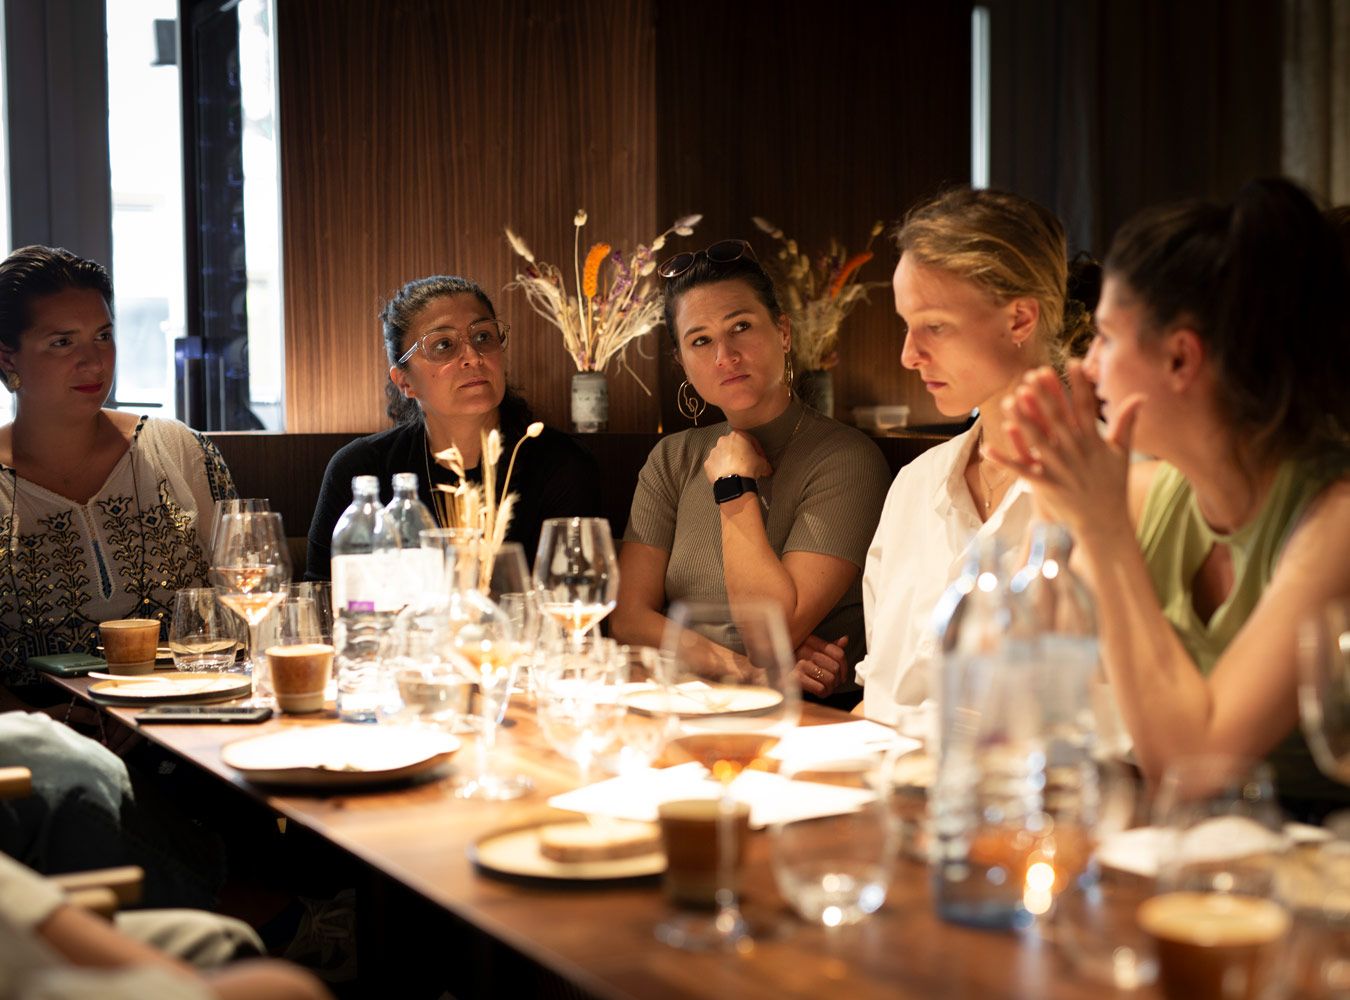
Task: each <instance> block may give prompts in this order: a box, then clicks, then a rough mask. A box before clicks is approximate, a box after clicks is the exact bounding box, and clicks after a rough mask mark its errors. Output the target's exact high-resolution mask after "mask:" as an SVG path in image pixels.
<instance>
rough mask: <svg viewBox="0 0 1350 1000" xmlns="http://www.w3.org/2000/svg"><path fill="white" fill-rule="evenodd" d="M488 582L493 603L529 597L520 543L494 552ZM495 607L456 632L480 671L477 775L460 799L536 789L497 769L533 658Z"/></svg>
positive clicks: (458, 645)
mask: <svg viewBox="0 0 1350 1000" xmlns="http://www.w3.org/2000/svg"><path fill="white" fill-rule="evenodd" d="M480 544H481V543H480ZM470 558H472V556H470ZM480 558H481V557H480ZM484 584H485V586H484V587H480V590H483V589H485V590H486V592H487V595H488V598H489V600H491V601H494V602H495V601H497V600H499V599H501V598H503V597H508V596H517V597H524V598H527V599H528V597H529V591H530V575H529V571H528V570H527V569H526V568H525V551H524V549H522V548H521V547H520V545H519V544H518V543H516V542H507V543H504V544H503V545H502V546H501V547H500V548H499V549H498V550H497V551H496V552H495V553H494V554H493V556H492V566H491V571H490V573H489V575H488V578H487V580H486V581H484ZM527 603H528V602H527ZM494 609H495V611H496V614H495V616H483V617H480V618H479V620H478V621H476V622H474V623H470V624H466V625H465V627H463V628H461V629H460V630H459V631H458V632H456V633H455V639H454V646H455V649H456V651H457V652H458V653H459V654H460V655H461V656H463V657H464V658H465V659H466V660H468V661H469V662H470V663H472V664H473V665H474V666H475V667H476V668H477V672H478V719H479V730H478V741H477V746H478V771H477V773H476V774H473V775H470V776H468V777H466V778H465V779H464V780H463V781H461V782H460V783H459V785H458V786H457V787H456V788H455V795H456V797H457V798H463V799H486V800H488V801H492V802H502V801H506V800H509V799H516V798H519V797H520V796H522V795H524V794H525V793H526V792H529V791H531V790H532V789H533V788H534V782H532V781H531V780H530V779H529V778H527V777H526V776H525V775H523V774H499V773H497V772H496V771H495V770H494V769H493V767H492V751H493V748H494V747H495V746H496V743H497V726H498V725H499V723H500V722H501V720H502V716H503V715H504V714H505V712H506V703H507V702H508V701H509V700H510V697H511V688H512V687H513V686H514V685H515V681H516V674H517V671H518V670H519V668H520V664H521V661H522V660H523V659H524V658H525V657H526V656H527V655H528V649H527V648H526V646H525V644H524V643H523V642H521V641H520V634H521V633H520V629H518V628H517V626H516V624H515V623H514V622H513V621H512V620H511V619H510V618H509V617H508V616H507V615H506V614H505V613H503V612H502V611H501V609H500V607H497V606H495V605H494Z"/></svg>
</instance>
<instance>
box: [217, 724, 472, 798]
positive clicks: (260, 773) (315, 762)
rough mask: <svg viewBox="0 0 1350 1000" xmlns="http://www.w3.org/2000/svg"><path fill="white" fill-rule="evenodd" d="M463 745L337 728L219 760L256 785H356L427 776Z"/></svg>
mask: <svg viewBox="0 0 1350 1000" xmlns="http://www.w3.org/2000/svg"><path fill="white" fill-rule="evenodd" d="M459 746H460V743H459V740H458V739H456V738H455V737H453V736H451V735H450V734H449V733H441V732H436V731H434V730H428V729H412V728H405V727H403V726H369V725H364V726H363V725H345V724H343V723H334V724H333V725H331V726H304V727H297V728H294V729H284V730H282V731H281V732H278V733H268V734H267V735H265V736H254V737H251V738H249V739H246V740H239V741H237V742H235V743H228V744H226V745H225V746H224V747H222V748H221V751H220V759H221V760H223V761H224V762H225V763H226V764H228V765H229V766H230V767H232V768H234V769H235V770H236V771H238V772H239V773H240V774H242V775H243V776H244V777H245V778H247V779H248V780H249V781H252V782H256V783H258V784H272V785H309V786H319V787H329V786H358V785H376V784H383V783H385V782H392V781H400V780H403V779H405V778H411V777H415V776H417V775H422V774H427V773H429V772H431V771H434V770H436V769H437V768H439V767H441V766H442V765H444V764H445V763H446V762H447V761H449V759H450V756H451V755H452V754H453V753H454V752H455V751H456V750H458V749H459Z"/></svg>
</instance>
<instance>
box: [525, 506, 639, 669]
mask: <svg viewBox="0 0 1350 1000" xmlns="http://www.w3.org/2000/svg"><path fill="white" fill-rule="evenodd" d="M534 582H535V585H536V586H537V587H538V589H539V599H540V607H541V608H542V609H543V611H544V613H545V614H546V615H548V616H549V617H550V618H552V619H553V620H554V621H556V622H557V623H558V624H559V625H560V626H561V627H562V628H564V629H566V630H567V633H568V634H569V635H570V636H571V638H572V644H573V646H574V647H576V648H577V649H580V647H581V640H582V637H583V636H585V634H586V633H587V632H589V631H590V630H591V629H592V628H594V627H595V626H596V625H597V624H598V623H599V622H600V621H601V620H602V619H603V618H604V617H605V616H606V615H608V614H609V613H610V612H611V611H613V610H614V602H615V600H616V599H617V598H618V596H619V564H618V560H616V559H615V558H614V539H613V538H612V537H611V535H610V530H609V522H608V521H607V520H605V519H604V518H603V517H554V518H550V519H549V520H547V521H545V522H544V525H543V528H542V529H541V531H540V533H539V551H538V553H537V554H536V556H535V560H534Z"/></svg>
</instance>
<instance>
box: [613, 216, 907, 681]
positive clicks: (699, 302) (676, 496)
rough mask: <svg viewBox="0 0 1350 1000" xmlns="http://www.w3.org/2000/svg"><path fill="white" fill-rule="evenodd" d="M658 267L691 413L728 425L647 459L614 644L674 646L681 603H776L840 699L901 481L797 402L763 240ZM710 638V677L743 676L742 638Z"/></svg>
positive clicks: (801, 654) (623, 563)
mask: <svg viewBox="0 0 1350 1000" xmlns="http://www.w3.org/2000/svg"><path fill="white" fill-rule="evenodd" d="M659 273H660V274H661V275H662V277H663V278H664V279H665V281H666V286H665V323H666V329H667V330H668V331H669V332H670V334H671V336H672V337H673V338H674V341H675V360H676V362H677V363H678V364H679V365H680V367H681V368H682V369H683V371H684V374H685V382H684V383H683V384H682V385H681V387H680V393H679V399H680V406H681V410H682V411H683V412H685V413H686V414H688V415H689V416H691V417H693V418H694V420H695V423H696V424H697V423H698V421H699V418H700V417H701V416H702V414H703V412H704V410H705V409H710V408H713V407H716V408H717V409H718V410H720V411H721V412H722V415H723V416H724V417H725V419H724V420H722V421H720V422H717V423H709V424H707V425H706V426H701V427H700V426H695V427H694V428H692V429H690V430H686V431H682V432H680V433H678V434H672V435H670V436H668V437H666V438H664V439H663V440H662V441H661V442H660V443H659V444H658V445H657V446H656V449H655V450H654V451H653V452H652V454H651V456H650V457H649V458H648V459H647V463H646V465H645V466H644V467H643V469H642V473H641V475H640V477H639V479H638V487H637V492H636V494H635V495H634V497H633V507H632V513H631V515H630V517H629V520H628V530H627V533H626V534H625V536H624V544H623V549H622V552H621V554H620V563H619V565H620V590H619V600H618V605H617V607H616V608H615V610H614V613H613V616H612V618H611V627H612V630H613V633H614V636H615V638H617V639H619V640H620V641H622V642H629V643H635V644H643V645H652V646H655V645H660V643H661V639H662V634H663V632H664V630H665V625H666V618H665V616H664V612H665V609H666V608H667V607H668V606H669V605H670V604H671V603H673V602H675V601H679V600H709V601H726V600H730V601H733V602H734V601H738V600H749V599H762V600H768V601H772V602H774V603H776V604H778V605H779V606H781V607H782V609H783V613H784V616H785V617H786V619H787V623H788V629H789V632H790V634H791V638H792V643H793V645H794V647H796V648H797V649H798V661H799V662H798V675H799V677H800V680H801V684H802V689H803V690H804V691H805V692H806V693H807V694H808V695H815V696H817V697H824V696H828V695H830V694H831V693H833V692H834V691H835V690H836V688H837V687H838V686H839V685H840V684H841V683H846V682H847V681H848V680H849V678H848V667H849V664H850V663H851V661H852V660H854V659H856V658H857V657H858V656H860V655H861V654H862V645H863V643H862V598H861V593H860V591H859V586H858V581H859V576H860V574H861V571H862V565H863V560H864V557H865V556H866V553H867V542H868V540H869V539H870V538H871V536H872V531H873V529H874V528H875V527H876V523H877V517H878V515H879V514H880V512H881V504H882V501H883V499H884V498H885V494H886V487H887V484H888V482H889V480H890V472H889V470H888V468H887V466H886V462H885V460H884V459H883V458H882V456H881V452H880V451H879V450H878V449H877V447H876V445H875V444H873V443H872V442H871V441H870V440H868V439H867V438H866V437H865V436H863V435H862V434H860V433H858V432H857V431H856V430H853V429H852V428H849V427H845V426H844V425H843V424H840V423H838V422H837V421H834V420H831V419H829V418H828V417H824V416H821V415H820V414H819V413H817V412H816V411H814V410H812V409H809V408H808V407H806V406H804V405H803V404H802V403H801V402H800V401H799V400H797V399H795V398H794V397H793V395H792V390H791V388H790V386H791V379H792V371H791V362H790V350H791V347H792V329H791V324H790V322H789V320H788V317H787V315H786V314H785V313H784V312H783V310H782V308H781V307H780V306H779V304H778V297H777V294H776V293H775V290H774V286H773V282H772V281H771V280H770V278H769V276H768V275H767V274H766V273H765V272H764V269H763V268H762V267H760V265H759V263H758V262H757V261H756V260H755V258H754V255H753V253H752V252H751V250H750V247H749V244H747V243H745V242H743V241H741V240H725V241H723V242H721V243H715V244H713V245H712V246H711V247H709V248H708V249H707V250H700V251H699V252H697V253H683V254H678V255H676V256H675V257H672V258H671V259H669V260H667V261H666V262H665V263H663V264H662V265H661V267H660V268H659ZM705 639H706V640H707V644H706V646H705V652H706V653H707V656H708V660H709V668H710V670H719V669H727V670H734V669H738V665H737V660H736V656H735V653H734V648H735V645H736V643H735V640H734V638H733V637H730V636H721V637H705ZM719 640H720V641H719Z"/></svg>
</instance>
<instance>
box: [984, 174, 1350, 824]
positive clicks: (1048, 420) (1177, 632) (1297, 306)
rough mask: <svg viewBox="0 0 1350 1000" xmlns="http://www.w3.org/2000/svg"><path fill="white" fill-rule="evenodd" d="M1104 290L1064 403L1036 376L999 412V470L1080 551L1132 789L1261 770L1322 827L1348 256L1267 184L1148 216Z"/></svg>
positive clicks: (1341, 531) (1115, 261)
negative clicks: (1203, 774) (1301, 648)
mask: <svg viewBox="0 0 1350 1000" xmlns="http://www.w3.org/2000/svg"><path fill="white" fill-rule="evenodd" d="M1105 273H1106V276H1105V281H1104V283H1103V288H1102V299H1101V304H1100V306H1099V307H1098V310H1097V326H1098V335H1097V338H1096V341H1095V342H1094V344H1093V346H1092V349H1091V351H1090V352H1089V354H1088V357H1087V360H1086V362H1085V363H1084V364H1083V365H1082V366H1073V367H1071V368H1070V388H1071V391H1072V396H1070V395H1069V394H1068V393H1066V392H1065V390H1064V388H1063V387H1062V385H1061V384H1060V383H1059V381H1058V380H1057V379H1055V378H1054V377H1053V376H1052V375H1050V374H1048V373H1046V372H1044V371H1038V372H1033V373H1031V374H1029V375H1028V376H1027V378H1026V380H1025V382H1024V384H1023V386H1022V387H1020V388H1019V389H1018V390H1017V393H1016V395H1015V396H1014V397H1013V398H1011V399H1010V400H1009V401H1008V403H1007V405H1006V406H1005V415H1006V416H1007V418H1008V430H1009V432H1010V434H1011V435H1012V436H1011V439H1010V447H1011V454H1009V455H1008V456H1007V458H1008V461H1009V464H1010V465H1011V466H1012V467H1013V468H1016V469H1017V470H1018V471H1020V472H1021V473H1022V475H1023V476H1025V477H1026V478H1027V479H1028V480H1029V481H1030V483H1031V484H1032V488H1033V489H1034V491H1035V493H1036V497H1037V499H1038V501H1039V502H1040V503H1041V504H1042V505H1043V506H1044V507H1045V508H1046V509H1047V510H1048V511H1049V512H1050V513H1052V514H1053V515H1054V516H1055V517H1056V518H1058V519H1059V520H1062V521H1065V522H1066V523H1068V524H1069V525H1070V527H1071V528H1072V530H1073V532H1074V535H1075V536H1076V538H1077V540H1078V549H1077V551H1078V554H1079V557H1080V558H1081V559H1082V563H1083V567H1084V569H1085V571H1086V573H1087V575H1088V576H1089V578H1090V579H1091V581H1092V582H1093V583H1094V584H1095V587H1096V592H1097V599H1098V605H1099V619H1100V630H1101V648H1102V659H1103V663H1104V665H1105V668H1106V672H1107V674H1108V677H1109V679H1110V681H1111V685H1112V687H1113V688H1114V690H1115V693H1116V698H1117V701H1118V703H1119V705H1120V709H1121V713H1122V715H1123V717H1124V720H1125V723H1126V725H1127V727H1128V728H1129V731H1130V735H1131V736H1132V737H1133V741H1134V752H1135V756H1136V758H1137V760H1138V762H1139V764H1140V766H1141V767H1142V768H1143V770H1144V771H1145V773H1146V774H1148V775H1149V776H1150V777H1152V778H1154V779H1156V778H1157V777H1158V776H1159V775H1160V774H1161V773H1162V772H1163V771H1164V770H1165V769H1166V768H1167V766H1168V765H1169V764H1172V763H1173V762H1175V761H1177V760H1179V759H1181V758H1183V757H1187V756H1191V755H1195V754H1213V753H1220V754H1229V755H1234V756H1239V757H1247V758H1254V757H1267V758H1268V759H1270V760H1271V762H1272V763H1273V764H1274V765H1275V769H1276V773H1277V777H1278V782H1279V788H1280V791H1281V797H1282V798H1283V799H1284V801H1285V804H1286V806H1287V807H1288V808H1289V809H1290V810H1291V811H1292V812H1294V813H1296V814H1301V815H1305V816H1310V817H1316V816H1318V815H1320V814H1322V813H1325V812H1326V811H1327V810H1328V809H1329V808H1330V807H1331V806H1332V805H1334V804H1337V803H1341V804H1343V803H1345V802H1347V801H1350V787H1347V786H1345V785H1337V784H1335V783H1333V782H1331V781H1330V780H1328V779H1326V778H1324V777H1322V776H1321V775H1320V774H1319V773H1318V772H1317V770H1316V768H1315V767H1314V766H1313V762H1312V760H1311V758H1310V755H1309V753H1308V749H1307V747H1306V745H1305V744H1304V742H1303V740H1302V738H1301V735H1300V734H1299V732H1298V728H1297V726H1296V721H1297V717H1298V708H1297V701H1296V691H1297V669H1296V662H1295V660H1296V655H1295V646H1296V643H1295V638H1296V634H1297V630H1298V626H1299V622H1300V620H1302V619H1303V618H1304V617H1306V616H1307V615H1309V614H1310V613H1312V612H1314V611H1316V610H1317V609H1319V608H1320V607H1321V606H1323V605H1324V604H1325V603H1326V602H1327V601H1329V600H1331V599H1333V598H1338V597H1345V596H1347V595H1350V559H1347V558H1346V554H1347V553H1348V552H1350V475H1348V474H1347V470H1350V455H1347V452H1346V440H1347V438H1346V431H1347V429H1350V394H1347V393H1346V391H1345V385H1344V380H1345V376H1346V373H1347V372H1350V329H1347V323H1348V318H1350V280H1348V279H1347V275H1346V265H1345V261H1344V259H1343V256H1342V254H1341V252H1340V248H1339V247H1338V245H1337V242H1336V238H1335V236H1334V235H1333V233H1332V231H1331V229H1330V227H1329V226H1328V225H1327V222H1326V220H1325V219H1324V218H1322V216H1321V215H1319V213H1318V211H1317V209H1316V208H1315V206H1314V205H1313V204H1312V202H1311V201H1310V200H1309V198H1308V197H1307V195H1306V194H1304V193H1303V192H1302V191H1301V190H1300V189H1298V188H1297V187H1295V186H1294V185H1293V184H1290V183H1288V182H1286V181H1279V180H1275V181H1260V182H1254V183H1252V184H1250V185H1248V186H1247V187H1246V188H1244V189H1243V191H1242V192H1241V193H1240V194H1239V195H1238V197H1237V199H1236V200H1235V201H1234V202H1233V203H1232V204H1230V205H1223V206H1220V205H1213V204H1207V203H1203V202H1191V203H1184V204H1180V205H1172V206H1166V207H1162V208H1157V209H1153V210H1150V211H1146V212H1143V213H1141V214H1140V215H1138V216H1136V217H1135V218H1134V219H1132V220H1131V221H1130V222H1128V223H1126V225H1125V226H1124V227H1123V228H1122V229H1121V230H1120V232H1119V233H1118V234H1117V235H1116V238H1115V241H1114V242H1113V244H1112V247H1111V251H1110V254H1109V255H1108V256H1107V259H1106V265H1105ZM1094 389H1095V394H1094ZM1098 398H1100V400H1101V403H1102V404H1103V406H1104V412H1105V416H1106V418H1107V420H1108V422H1109V429H1108V431H1107V433H1106V435H1105V436H1104V437H1103V436H1101V435H1099V433H1098V432H1097V428H1096V426H1095V421H1094V417H1095V415H1096V409H1097V400H1098ZM1131 448H1133V449H1134V450H1136V451H1139V452H1143V453H1145V454H1149V455H1153V456H1156V457H1157V459H1158V461H1156V462H1147V463H1134V464H1130V462H1129V460H1128V456H1129V452H1130V450H1131Z"/></svg>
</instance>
